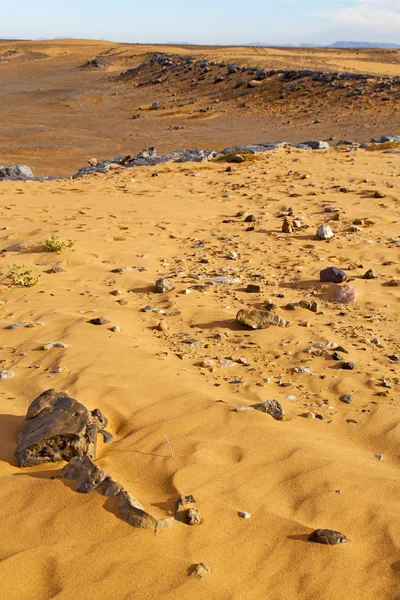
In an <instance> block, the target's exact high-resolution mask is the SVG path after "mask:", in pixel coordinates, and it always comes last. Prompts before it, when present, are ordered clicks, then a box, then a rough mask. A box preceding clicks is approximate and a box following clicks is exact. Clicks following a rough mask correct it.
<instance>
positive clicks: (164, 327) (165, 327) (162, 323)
mask: <svg viewBox="0 0 400 600" xmlns="http://www.w3.org/2000/svg"><path fill="white" fill-rule="evenodd" d="M157 329H158V331H164V332H165V331H168V323H167V322H166V321H165V320H164V319H161V321H160V322H159V323H158V325H157Z"/></svg>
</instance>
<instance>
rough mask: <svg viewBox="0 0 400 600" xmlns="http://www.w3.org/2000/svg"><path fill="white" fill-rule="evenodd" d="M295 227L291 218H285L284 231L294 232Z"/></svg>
mask: <svg viewBox="0 0 400 600" xmlns="http://www.w3.org/2000/svg"><path fill="white" fill-rule="evenodd" d="M293 231H294V227H293V224H292V222H291V221H289V219H285V220H284V221H283V223H282V233H293Z"/></svg>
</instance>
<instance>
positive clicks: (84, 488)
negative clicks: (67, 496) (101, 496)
mask: <svg viewBox="0 0 400 600" xmlns="http://www.w3.org/2000/svg"><path fill="white" fill-rule="evenodd" d="M106 477H107V474H106V473H105V471H103V469H101V468H100V467H99V466H97V465H96V464H95V463H94V462H93V461H92V460H91V458H89V456H83V457H80V456H74V457H73V458H71V460H70V461H69V463H68V464H67V465H65V467H64V468H63V469H61V471H60V473H59V474H58V475H57V476H56V478H57V479H58V478H61V479H69V480H75V481H76V491H77V492H79V493H80V494H87V493H89V492H91V491H92V490H95V489H96V488H97V487H99V485H101V484H102V483H103V481H104V480H105V479H106Z"/></svg>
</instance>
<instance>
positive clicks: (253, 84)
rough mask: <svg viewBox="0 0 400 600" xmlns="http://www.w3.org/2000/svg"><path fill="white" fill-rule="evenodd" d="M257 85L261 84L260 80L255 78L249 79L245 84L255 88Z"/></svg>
mask: <svg viewBox="0 0 400 600" xmlns="http://www.w3.org/2000/svg"><path fill="white" fill-rule="evenodd" d="M259 85H261V81H257V79H250V81H249V83H248V84H247V87H249V88H255V87H257V86H259Z"/></svg>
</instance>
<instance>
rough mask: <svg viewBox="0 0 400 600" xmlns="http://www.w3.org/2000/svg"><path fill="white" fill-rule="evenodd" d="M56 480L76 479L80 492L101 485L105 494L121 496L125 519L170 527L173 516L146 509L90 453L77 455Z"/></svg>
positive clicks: (134, 523)
mask: <svg viewBox="0 0 400 600" xmlns="http://www.w3.org/2000/svg"><path fill="white" fill-rule="evenodd" d="M56 479H69V480H73V481H76V483H77V487H76V490H77V492H80V493H81V494H87V493H88V492H91V491H93V490H95V489H96V488H99V487H101V488H102V493H103V496H107V497H108V498H116V497H117V496H118V512H119V515H120V517H121V519H122V520H123V521H126V523H129V525H132V526H133V527H139V528H141V529H152V530H156V529H160V528H165V527H170V526H171V524H172V519H161V520H158V519H155V518H154V517H153V516H152V515H150V514H149V513H148V512H146V511H145V509H144V508H143V506H142V505H141V503H140V502H139V500H137V499H136V498H134V497H133V496H132V495H131V494H129V492H127V490H126V489H125V488H124V487H123V486H122V485H121V484H120V483H118V482H117V481H115V480H114V479H113V478H112V477H110V475H108V473H106V472H105V471H103V469H101V468H100V467H99V466H98V465H96V464H95V463H94V462H93V460H92V459H91V458H90V457H89V456H75V457H73V458H72V459H71V460H70V461H69V463H68V464H67V465H65V467H64V468H63V469H62V470H61V471H60V473H59V474H58V475H57V477H56Z"/></svg>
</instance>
